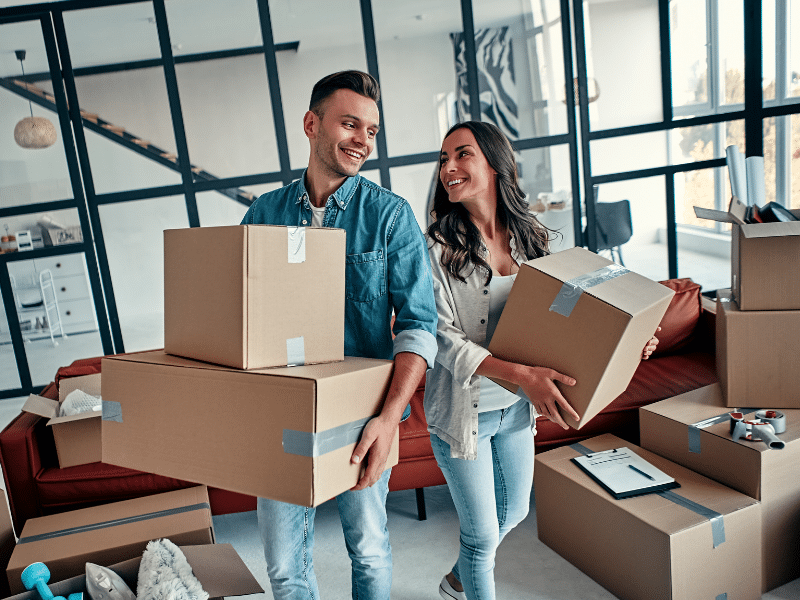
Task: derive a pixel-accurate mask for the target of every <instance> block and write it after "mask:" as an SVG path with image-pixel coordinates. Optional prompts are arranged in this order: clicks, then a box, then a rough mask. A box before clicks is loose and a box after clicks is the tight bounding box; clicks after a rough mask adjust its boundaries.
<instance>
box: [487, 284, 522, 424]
mask: <svg viewBox="0 0 800 600" xmlns="http://www.w3.org/2000/svg"><path fill="white" fill-rule="evenodd" d="M516 277H517V275H516V273H515V274H514V275H505V276H499V275H493V276H492V280H491V281H490V282H489V322H488V323H487V325H486V347H488V346H489V342H490V341H491V340H492V336H493V335H494V330H495V329H497V322H498V321H499V320H500V314H501V313H502V312H503V308H504V307H505V305H506V300H508V294H509V292H511V286H512V285H513V284H514V279H516ZM480 384H481V395H480V399H479V400H478V412H488V411H490V410H501V409H503V408H508V407H509V406H511V405H512V404H514V403H515V402H517V401H518V400H519V396H517V395H516V394H512V393H511V392H509V391H508V390H507V389H505V388H504V387H501V386H499V385H497V384H496V383H495V382H494V381H492V380H491V379H489V378H488V377H481V381H480Z"/></svg>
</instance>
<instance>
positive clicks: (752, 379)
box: [716, 292, 800, 408]
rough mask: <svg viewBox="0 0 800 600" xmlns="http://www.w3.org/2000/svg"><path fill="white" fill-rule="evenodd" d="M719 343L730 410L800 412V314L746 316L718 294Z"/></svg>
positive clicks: (721, 373)
mask: <svg viewBox="0 0 800 600" xmlns="http://www.w3.org/2000/svg"><path fill="white" fill-rule="evenodd" d="M716 338H717V340H716V341H717V347H716V353H717V374H718V375H719V380H720V383H721V384H722V389H723V391H724V393H725V401H726V404H727V406H730V407H736V408H739V407H743V406H753V407H758V408H763V407H766V406H769V407H770V408H800V353H799V352H797V351H796V347H797V340H798V339H800V310H787V311H777V310H771V311H743V310H740V307H739V306H737V304H736V303H735V302H733V301H730V299H729V298H728V297H726V295H725V293H724V292H717V316H716Z"/></svg>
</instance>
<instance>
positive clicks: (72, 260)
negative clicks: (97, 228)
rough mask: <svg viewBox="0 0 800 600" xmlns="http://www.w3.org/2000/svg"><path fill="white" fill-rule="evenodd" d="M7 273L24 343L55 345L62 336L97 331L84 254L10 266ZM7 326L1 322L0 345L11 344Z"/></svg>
mask: <svg viewBox="0 0 800 600" xmlns="http://www.w3.org/2000/svg"><path fill="white" fill-rule="evenodd" d="M8 269H9V274H10V275H11V277H12V282H13V285H14V288H15V294H16V296H17V298H16V306H17V312H18V313H19V319H20V323H21V324H22V325H23V335H24V337H25V339H27V340H33V339H42V338H47V337H51V339H53V341H54V342H55V337H57V336H59V335H63V336H64V337H66V336H68V335H70V334H75V333H83V332H89V331H97V328H98V327H97V317H96V316H95V310H94V302H93V300H92V294H91V291H90V290H91V288H90V286H89V278H88V275H87V273H86V267H85V263H84V259H83V254H65V255H61V256H52V257H47V258H36V259H33V260H30V261H19V262H14V263H9V265H8ZM48 273H49V274H48ZM37 298H38V299H39V300H40V303H37V302H36V299H37ZM6 323H7V321H6V319H3V320H2V321H0V327H2V331H0V343H8V342H10V341H11V334H10V332H9V331H8V330H7V326H6ZM37 323H38V327H37Z"/></svg>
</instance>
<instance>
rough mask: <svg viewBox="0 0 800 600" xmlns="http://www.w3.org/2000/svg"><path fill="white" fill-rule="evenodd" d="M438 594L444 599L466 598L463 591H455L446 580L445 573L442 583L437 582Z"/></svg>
mask: <svg viewBox="0 0 800 600" xmlns="http://www.w3.org/2000/svg"><path fill="white" fill-rule="evenodd" d="M439 595H440V596H441V597H442V598H444V600H467V595H466V594H465V593H464V592H457V591H455V590H454V589H453V586H452V585H450V582H449V581H447V575H445V576H444V577H442V583H440V584H439Z"/></svg>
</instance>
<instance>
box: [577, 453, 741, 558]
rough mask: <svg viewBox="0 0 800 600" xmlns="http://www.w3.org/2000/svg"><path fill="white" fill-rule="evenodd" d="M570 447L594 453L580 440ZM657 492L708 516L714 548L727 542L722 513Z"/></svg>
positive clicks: (670, 494) (668, 492) (674, 494)
mask: <svg viewBox="0 0 800 600" xmlns="http://www.w3.org/2000/svg"><path fill="white" fill-rule="evenodd" d="M570 448H572V449H573V450H575V451H577V452H580V453H581V454H583V455H587V454H593V453H594V451H593V450H589V448H587V447H586V446H584V445H583V444H581V443H579V442H576V443H574V444H570ZM656 493H657V494H658V495H659V496H663V497H664V498H666V499H667V500H671V501H672V502H674V503H675V504H680V505H681V506H683V507H685V508H688V509H689V510H691V511H693V512H696V513H697V514H698V515H700V516H703V517H705V518H707V519H708V520H709V521H711V534H712V537H713V540H714V548H716V547H717V546H719V545H720V544H722V543H724V542H725V521H724V519H723V517H722V515H721V514H720V513H718V512H716V511H713V510H711V509H710V508H706V507H705V506H703V505H702V504H698V503H697V502H693V501H691V500H689V499H688V498H684V497H683V496H679V495H678V494H676V493H675V492H673V491H672V490H666V491H664V492H656Z"/></svg>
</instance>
